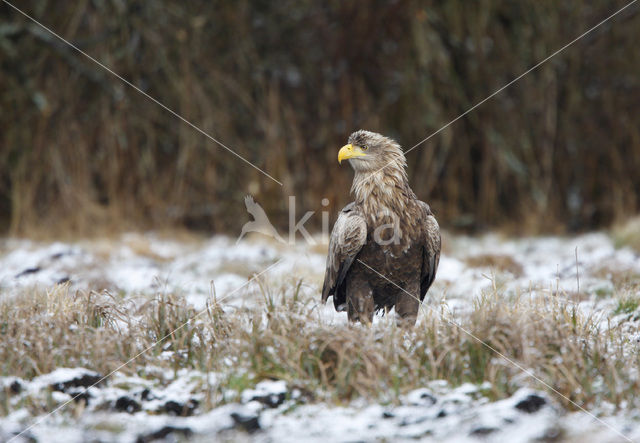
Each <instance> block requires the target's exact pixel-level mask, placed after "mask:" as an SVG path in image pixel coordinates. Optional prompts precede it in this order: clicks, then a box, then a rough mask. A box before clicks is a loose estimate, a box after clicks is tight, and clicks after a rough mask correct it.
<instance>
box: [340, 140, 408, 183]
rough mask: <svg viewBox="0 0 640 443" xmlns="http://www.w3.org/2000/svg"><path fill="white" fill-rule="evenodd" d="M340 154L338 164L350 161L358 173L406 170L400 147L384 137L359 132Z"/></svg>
mask: <svg viewBox="0 0 640 443" xmlns="http://www.w3.org/2000/svg"><path fill="white" fill-rule="evenodd" d="M347 142H348V144H347V145H345V146H343V147H342V149H340V151H339V152H338V162H339V163H342V160H349V163H351V166H352V167H353V169H354V170H355V171H356V173H372V172H379V171H383V170H389V169H391V170H398V169H400V170H404V167H405V166H406V160H405V158H404V154H403V152H402V149H400V145H399V144H398V143H396V141H395V140H392V139H390V138H388V137H385V136H384V135H380V134H376V133H375V132H369V131H365V130H362V129H361V130H359V131H356V132H354V133H353V134H351V135H350V136H349V140H348V141H347Z"/></svg>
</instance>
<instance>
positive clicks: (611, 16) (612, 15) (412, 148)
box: [372, 0, 638, 174]
mask: <svg viewBox="0 0 640 443" xmlns="http://www.w3.org/2000/svg"><path fill="white" fill-rule="evenodd" d="M637 1H638V0H633V1H631V2H630V3H627V4H626V5H625V6H623V7H622V8H620V9H618V10H617V11H616V12H614V13H613V14H611V15H610V16H608V17H607V18H605V19H604V20H602V21H601V22H599V23H598V24H597V25H595V26H593V27H591V28H589V29H588V30H587V31H585V32H583V33H582V34H580V35H579V36H578V37H576V38H574V39H573V40H571V41H570V42H569V43H567V44H566V45H564V46H563V47H561V48H560V49H558V50H557V51H555V52H554V53H552V54H551V55H549V56H547V57H546V58H544V59H542V60H541V61H540V62H538V63H536V64H535V65H534V66H532V67H531V68H529V69H527V70H526V71H525V72H523V73H522V74H520V75H519V76H517V77H516V78H514V79H513V80H511V81H510V82H509V83H507V84H506V85H504V86H503V87H501V88H500V89H498V90H496V91H495V92H494V93H493V94H491V95H489V96H488V97H486V98H485V99H483V100H481V101H479V102H478V103H476V104H475V105H473V106H472V107H470V108H469V109H467V110H466V111H465V112H463V113H462V114H460V115H459V116H457V117H456V118H454V119H453V120H451V121H450V122H449V123H447V124H446V125H444V126H442V127H441V128H440V129H438V130H437V131H436V132H434V133H433V134H431V135H429V136H428V137H426V138H425V139H423V140H421V141H419V142H418V143H416V144H415V145H413V146H412V147H411V148H410V149H407V150H406V151H404V154H405V155H406V154H408V153H409V152H411V151H413V150H414V149H416V148H417V147H418V146H420V145H421V144H423V143H424V142H426V141H427V140H429V139H430V138H431V137H433V136H435V135H437V134H439V133H440V132H442V131H444V130H445V129H447V128H448V127H449V126H451V125H452V124H454V123H455V122H457V121H458V120H460V119H461V118H462V117H464V116H465V115H467V114H469V113H470V112H471V111H473V110H474V109H476V108H477V107H479V106H481V105H482V104H483V103H485V102H486V101H488V100H490V99H492V98H493V97H495V96H496V95H498V94H499V93H501V92H502V91H504V90H505V89H507V88H508V87H509V86H511V85H512V84H514V83H515V82H517V81H518V80H520V79H521V78H522V77H524V76H525V75H527V74H529V73H530V72H531V71H534V70H535V69H537V68H538V67H540V66H541V65H543V64H544V63H546V62H547V61H549V60H550V59H551V58H553V57H555V56H556V55H558V54H559V53H561V52H562V51H564V50H565V49H567V48H568V47H569V46H571V45H573V44H574V43H575V42H577V41H578V40H580V39H581V38H583V37H585V36H586V35H587V34H590V33H591V32H593V31H595V30H596V29H597V28H599V27H600V26H602V25H603V24H605V23H606V22H608V21H609V20H611V19H612V18H613V17H615V16H616V15H618V14H620V13H621V12H622V11H624V10H625V9H627V8H628V7H629V6H631V5H633V4H634V3H635V2H637ZM391 163H393V162H389V163H387V164H386V165H384V166H383V167H382V168H380V169H378V170H376V171H375V172H372V174H375V173H377V172H380V171H382V170H383V169H384V168H386V167H387V166H389V165H390V164H391Z"/></svg>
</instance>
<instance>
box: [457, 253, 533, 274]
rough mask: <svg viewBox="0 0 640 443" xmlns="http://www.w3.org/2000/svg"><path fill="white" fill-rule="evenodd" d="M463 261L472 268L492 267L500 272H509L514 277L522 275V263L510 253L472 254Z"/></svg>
mask: <svg viewBox="0 0 640 443" xmlns="http://www.w3.org/2000/svg"><path fill="white" fill-rule="evenodd" d="M465 262H466V263H467V265H469V266H471V267H473V268H493V269H497V270H498V271H502V272H510V273H511V274H512V275H513V276H514V277H520V276H522V265H521V264H520V263H518V262H517V261H516V260H515V259H514V258H513V257H511V256H510V255H500V254H481V255H474V256H472V257H468V258H467V259H466V260H465Z"/></svg>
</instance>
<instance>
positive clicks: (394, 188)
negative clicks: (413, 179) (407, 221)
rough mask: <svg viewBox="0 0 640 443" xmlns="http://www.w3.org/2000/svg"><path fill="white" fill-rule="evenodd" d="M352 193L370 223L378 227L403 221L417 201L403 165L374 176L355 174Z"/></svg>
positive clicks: (376, 172)
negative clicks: (393, 220)
mask: <svg viewBox="0 0 640 443" xmlns="http://www.w3.org/2000/svg"><path fill="white" fill-rule="evenodd" d="M351 192H352V193H353V195H354V197H355V201H356V204H358V205H360V206H361V207H362V210H363V212H364V215H365V217H366V218H367V219H368V221H369V222H371V223H373V224H374V225H377V224H379V223H387V222H388V220H390V219H393V218H394V217H395V218H396V219H401V218H403V217H402V216H403V214H404V213H405V211H406V210H407V208H408V206H410V205H411V203H412V201H413V200H415V198H416V197H415V194H414V193H413V191H412V190H411V188H410V187H409V181H408V179H407V174H406V172H405V170H404V167H403V165H399V164H390V165H387V166H386V167H385V168H383V169H382V170H379V171H375V172H356V174H355V176H354V178H353V185H352V186H351Z"/></svg>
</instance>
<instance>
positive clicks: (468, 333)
mask: <svg viewBox="0 0 640 443" xmlns="http://www.w3.org/2000/svg"><path fill="white" fill-rule="evenodd" d="M357 260H358V262H360V263H361V264H363V265H364V266H366V267H367V268H369V269H371V270H372V271H373V272H375V273H376V274H378V275H379V276H380V277H382V278H383V279H385V280H386V281H388V282H389V283H391V284H392V285H393V286H395V287H396V288H398V289H400V290H401V291H403V292H405V293H406V294H408V295H409V296H411V297H413V298H415V299H416V300H418V303H420V306H423V307H425V308H429V309H430V310H431V311H433V312H435V313H436V314H438V316H440V318H441V319H442V320H444V321H446V322H447V323H449V324H450V325H453V326H455V327H456V328H458V329H460V330H461V331H462V332H464V333H465V334H467V335H468V336H469V337H471V338H473V339H474V340H476V341H478V342H479V343H481V344H482V345H484V346H486V347H487V348H488V349H490V350H491V351H493V352H495V353H496V354H497V355H498V356H500V357H501V358H503V359H504V360H505V361H507V362H509V363H511V364H512V365H513V366H515V367H516V368H518V369H519V370H520V371H522V372H524V373H525V374H526V375H528V376H529V377H531V378H533V379H534V380H536V381H537V382H539V383H541V384H543V385H544V386H545V387H547V388H548V389H550V390H551V391H553V392H554V393H556V394H557V395H559V396H560V397H562V398H564V399H565V400H566V401H568V402H569V403H571V404H572V405H574V406H575V407H577V408H578V409H580V410H581V411H582V412H584V413H586V414H587V415H589V416H591V417H592V418H594V419H596V420H597V421H599V422H600V423H602V424H603V425H605V426H606V427H608V428H609V429H611V430H612V431H614V432H615V433H616V434H618V435H619V436H621V437H622V438H624V439H626V440H628V441H630V442H633V440H631V439H630V438H629V437H627V436H626V435H624V434H623V433H622V432H620V431H618V430H617V429H616V428H614V427H613V426H611V425H610V424H609V423H607V422H606V421H604V420H602V419H601V418H599V417H597V416H595V415H594V414H592V413H591V412H589V411H587V410H586V409H585V408H583V407H582V406H580V405H579V404H578V403H576V402H575V401H573V400H571V399H570V398H568V397H567V396H566V395H564V394H562V393H561V392H559V391H558V390H557V389H555V388H553V387H552V386H551V385H549V384H548V383H547V382H545V381H544V380H542V379H541V378H539V377H538V376H536V375H535V374H534V373H533V372H531V371H529V370H528V369H526V368H524V367H522V366H521V365H520V364H518V363H517V362H515V361H513V360H512V359H510V358H509V357H507V356H506V355H504V354H503V353H502V352H500V351H498V350H497V349H496V348H494V347H493V346H491V345H490V344H488V343H487V342H485V341H484V340H481V339H480V338H478V337H476V336H475V335H474V334H473V333H472V332H469V331H468V330H467V329H465V328H464V327H462V326H460V325H459V324H457V323H455V322H453V321H451V320H449V319H447V318H446V317H445V316H444V314H441V313H440V312H438V311H437V310H436V309H434V308H432V307H431V306H429V305H425V304H424V303H422V301H421V300H420V299H419V298H418V297H416V296H415V295H413V294H412V293H410V292H409V291H407V290H406V289H404V288H403V287H401V286H399V285H397V284H396V283H395V282H393V281H391V280H390V279H388V278H387V277H386V276H384V275H382V274H381V273H380V272H378V271H377V270H375V269H373V268H372V267H371V266H369V265H368V264H366V263H365V262H363V261H362V260H360V259H357Z"/></svg>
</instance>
